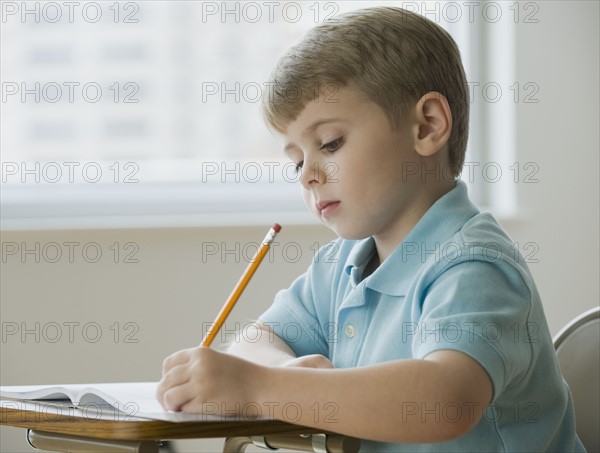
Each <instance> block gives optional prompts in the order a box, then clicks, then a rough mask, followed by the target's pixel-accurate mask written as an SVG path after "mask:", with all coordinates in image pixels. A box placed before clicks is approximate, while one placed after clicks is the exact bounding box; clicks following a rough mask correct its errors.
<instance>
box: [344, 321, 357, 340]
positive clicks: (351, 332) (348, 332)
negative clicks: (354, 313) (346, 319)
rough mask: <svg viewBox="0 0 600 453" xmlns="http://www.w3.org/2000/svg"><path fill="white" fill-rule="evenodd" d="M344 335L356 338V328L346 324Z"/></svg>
mask: <svg viewBox="0 0 600 453" xmlns="http://www.w3.org/2000/svg"><path fill="white" fill-rule="evenodd" d="M344 333H345V334H346V336H347V337H348V338H352V337H354V334H355V333H356V330H355V329H354V326H353V325H352V324H346V328H345V329H344Z"/></svg>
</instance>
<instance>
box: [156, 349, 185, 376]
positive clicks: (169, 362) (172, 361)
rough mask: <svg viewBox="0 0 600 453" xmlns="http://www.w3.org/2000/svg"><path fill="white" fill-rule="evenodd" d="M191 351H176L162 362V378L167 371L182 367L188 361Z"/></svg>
mask: <svg viewBox="0 0 600 453" xmlns="http://www.w3.org/2000/svg"><path fill="white" fill-rule="evenodd" d="M191 351H192V349H183V350H181V351H177V352H175V353H173V354H171V355H170V356H169V357H167V358H166V359H165V360H163V364H162V374H163V376H164V375H165V374H167V373H168V372H169V370H170V369H171V368H173V367H175V366H177V365H183V364H184V363H187V362H188V361H189V360H190V356H191Z"/></svg>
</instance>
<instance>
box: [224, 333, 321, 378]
mask: <svg viewBox="0 0 600 453" xmlns="http://www.w3.org/2000/svg"><path fill="white" fill-rule="evenodd" d="M227 352H228V353H229V354H231V355H235V356H237V357H240V358H242V359H245V360H249V361H250V362H254V363H258V364H260V365H266V366H303V367H310V368H333V365H332V364H331V362H329V360H327V359H326V358H325V357H323V356H322V355H318V354H314V355H307V356H303V357H296V354H294V351H292V349H291V348H290V347H289V346H288V345H287V343H286V342H285V341H283V340H282V339H281V338H280V337H278V336H277V335H276V334H275V332H273V329H271V328H270V327H269V326H267V325H265V324H263V323H260V322H259V323H256V324H255V325H251V326H250V327H248V328H245V329H244V330H243V331H242V332H241V333H240V334H238V335H237V336H236V339H235V341H234V342H233V343H230V344H229V346H228V348H227Z"/></svg>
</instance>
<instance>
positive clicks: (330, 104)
mask: <svg viewBox="0 0 600 453" xmlns="http://www.w3.org/2000/svg"><path fill="white" fill-rule="evenodd" d="M366 102H370V101H369V99H367V98H366V97H365V96H363V95H362V93H360V92H358V91H357V90H355V89H351V88H339V89H337V90H335V92H332V93H331V94H321V95H320V96H318V97H316V98H315V99H311V100H309V101H308V102H307V103H306V105H305V106H304V107H303V108H302V110H301V111H300V113H299V114H298V116H297V117H296V118H295V119H293V120H292V121H290V122H289V123H288V124H287V126H286V128H285V130H284V134H283V135H284V136H286V137H291V136H298V137H302V136H305V135H308V134H310V133H312V132H314V131H315V130H316V129H317V128H318V127H319V126H322V125H324V124H329V123H334V122H342V121H345V122H351V121H352V118H354V117H355V116H356V114H357V113H360V110H361V109H360V108H359V107H361V106H363V105H364V103H366Z"/></svg>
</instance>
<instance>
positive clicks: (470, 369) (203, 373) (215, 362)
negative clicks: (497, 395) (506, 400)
mask: <svg viewBox="0 0 600 453" xmlns="http://www.w3.org/2000/svg"><path fill="white" fill-rule="evenodd" d="M276 359H278V358H276ZM266 384H267V385H266ZM492 390H493V389H492V381H491V379H490V377H489V376H488V374H487V372H486V371H485V370H484V369H483V367H481V365H479V363H478V362H476V361H475V360H474V359H472V358H471V357H469V356H467V355H466V354H464V353H461V352H458V351H450V350H442V351H436V352H433V353H431V354H429V355H428V356H427V357H426V358H425V359H411V360H396V361H390V362H384V363H381V364H377V365H370V366H365V367H359V368H345V369H328V370H325V369H313V368H299V367H281V366H263V365H258V364H256V363H253V362H249V361H246V360H242V359H240V358H239V357H234V356H232V355H230V354H223V353H219V352H217V351H214V350H211V349H208V348H194V349H188V350H185V351H180V352H178V353H176V354H174V355H173V356H171V357H169V358H168V359H167V360H166V361H165V363H164V366H163V379H162V381H161V383H160V385H159V387H158V390H157V398H158V400H159V401H160V402H161V404H163V406H164V407H165V408H166V409H170V410H176V411H177V410H183V411H185V412H202V411H203V409H205V407H206V404H212V405H211V406H210V407H215V406H214V403H215V402H218V403H219V405H218V407H220V408H224V409H223V410H225V411H231V410H237V411H239V413H242V414H245V415H247V416H248V415H250V416H251V415H263V416H268V417H272V418H276V419H280V420H284V421H288V422H293V423H295V424H299V425H304V426H308V427H314V428H317V429H322V430H324V431H335V432H339V433H341V434H347V435H350V436H354V437H358V438H363V439H371V440H376V441H383V442H405V443H414V442H426V443H430V442H441V441H447V440H450V439H454V438H457V437H459V436H461V435H463V434H465V433H466V432H467V431H469V430H470V429H471V428H472V427H474V426H475V424H477V422H478V421H479V419H480V418H481V415H482V413H483V411H484V410H485V408H486V407H487V404H488V403H489V402H490V401H491V398H492ZM252 411H258V413H257V414H251V412H252Z"/></svg>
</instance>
